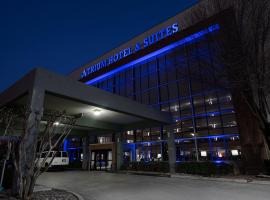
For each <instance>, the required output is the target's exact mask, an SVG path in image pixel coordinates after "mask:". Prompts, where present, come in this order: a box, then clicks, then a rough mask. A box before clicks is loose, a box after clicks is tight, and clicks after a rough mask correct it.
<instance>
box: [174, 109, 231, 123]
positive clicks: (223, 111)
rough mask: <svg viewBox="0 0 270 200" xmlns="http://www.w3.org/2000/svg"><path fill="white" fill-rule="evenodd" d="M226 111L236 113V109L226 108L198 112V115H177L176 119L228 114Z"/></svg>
mask: <svg viewBox="0 0 270 200" xmlns="http://www.w3.org/2000/svg"><path fill="white" fill-rule="evenodd" d="M226 113H234V109H225V110H221V111H220V112H219V111H215V112H207V113H203V114H197V115H192V116H186V117H177V118H174V119H175V120H179V121H181V120H185V119H190V118H193V117H213V116H217V115H222V114H226Z"/></svg>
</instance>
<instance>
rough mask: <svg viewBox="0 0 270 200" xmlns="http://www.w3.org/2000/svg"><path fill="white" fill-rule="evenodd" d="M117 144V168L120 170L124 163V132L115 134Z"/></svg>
mask: <svg viewBox="0 0 270 200" xmlns="http://www.w3.org/2000/svg"><path fill="white" fill-rule="evenodd" d="M115 144H116V170H117V171H118V170H120V168H121V166H122V164H123V134H122V133H121V132H119V133H116V134H115Z"/></svg>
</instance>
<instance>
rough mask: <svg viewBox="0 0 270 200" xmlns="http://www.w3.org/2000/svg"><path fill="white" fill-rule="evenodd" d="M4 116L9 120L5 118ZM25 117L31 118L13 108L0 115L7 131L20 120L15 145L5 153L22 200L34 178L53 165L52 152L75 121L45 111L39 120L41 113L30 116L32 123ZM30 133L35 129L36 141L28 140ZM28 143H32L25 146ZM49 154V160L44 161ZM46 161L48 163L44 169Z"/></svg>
mask: <svg viewBox="0 0 270 200" xmlns="http://www.w3.org/2000/svg"><path fill="white" fill-rule="evenodd" d="M7 113H10V114H9V115H10V116H13V117H12V118H11V117H9V118H6V116H7V115H6V114H7ZM29 115H33V112H30V111H29V110H27V109H26V110H25V109H21V108H19V109H14V106H11V107H5V108H3V109H2V110H1V112H0V116H1V118H2V120H0V121H6V120H5V119H9V121H10V123H8V125H9V129H11V127H12V126H11V124H14V125H15V126H16V125H17V124H18V123H19V121H21V120H22V125H23V127H24V128H23V131H22V134H21V135H20V141H19V144H18V145H15V144H13V145H12V144H11V143H10V144H9V150H8V154H12V156H11V157H12V159H13V164H14V166H15V176H16V179H15V180H16V181H15V183H14V184H15V188H16V189H15V191H16V193H17V195H18V196H19V198H20V199H23V200H29V199H31V197H32V194H33V190H34V186H35V183H36V180H37V178H38V176H39V175H40V174H41V173H42V172H44V171H46V170H47V169H48V168H49V166H50V164H51V163H52V162H53V158H54V156H55V150H58V148H59V146H60V145H61V144H62V142H63V141H64V139H65V138H66V137H67V136H68V134H69V133H70V132H71V130H72V128H73V126H74V124H75V123H76V120H77V118H78V117H77V116H69V115H67V114H66V113H65V112H57V111H46V112H45V113H44V114H43V118H42V119H41V113H34V116H32V117H31V118H32V120H30V121H29ZM14 116H16V117H14ZM6 130H7V132H6V135H8V133H9V131H8V129H6ZM32 130H38V132H36V133H35V134H37V135H38V137H37V138H36V139H35V138H32V137H30V134H32V133H31V131H32ZM29 140H32V142H30V143H29ZM26 141H27V142H26ZM29 144H30V145H29ZM42 153H43V155H44V154H45V156H44V158H41V154H42ZM51 153H52V154H53V158H52V159H51V158H50V159H49V160H48V158H49V155H51ZM47 162H48V163H49V164H48V165H46V166H45V163H47Z"/></svg>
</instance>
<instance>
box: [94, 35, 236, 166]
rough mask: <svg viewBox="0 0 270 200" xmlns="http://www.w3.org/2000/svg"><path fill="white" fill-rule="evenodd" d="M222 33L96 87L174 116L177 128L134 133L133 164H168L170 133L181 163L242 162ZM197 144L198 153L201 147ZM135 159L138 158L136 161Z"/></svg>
mask: <svg viewBox="0 0 270 200" xmlns="http://www.w3.org/2000/svg"><path fill="white" fill-rule="evenodd" d="M218 37H219V30H215V31H212V32H208V33H207V34H204V35H201V36H199V37H197V38H193V39H189V40H187V41H186V42H185V43H183V44H181V45H178V46H175V47H174V48H171V49H168V51H166V52H163V53H161V54H159V55H156V56H154V57H151V58H149V59H147V60H144V61H142V62H140V63H136V64H134V65H133V66H130V67H128V68H125V69H123V70H121V71H118V72H116V73H114V74H111V75H110V76H107V77H106V78H104V79H101V80H98V81H96V82H94V83H92V84H91V85H93V86H96V87H98V88H100V89H103V90H106V91H109V92H112V93H115V94H118V95H121V96H124V97H128V98H130V99H133V100H135V101H138V102H140V103H143V104H148V105H149V106H152V107H154V108H156V109H159V110H161V111H164V112H169V113H170V114H171V115H172V116H173V119H174V122H175V123H174V124H172V125H170V126H167V127H163V126H162V127H149V128H147V129H143V130H139V129H138V130H130V131H127V132H126V133H125V134H124V138H125V142H126V145H125V151H126V153H125V154H127V156H128V157H129V158H132V160H137V161H139V160H168V153H167V140H166V139H167V134H166V133H167V130H174V133H175V144H176V160H177V161H190V160H195V159H196V149H197V152H198V156H199V159H200V160H213V161H215V160H231V159H240V156H241V149H240V144H239V134H238V128H237V122H236V119H235V110H234V106H233V102H232V95H231V94H230V91H229V90H228V89H226V88H228V87H226V84H227V80H226V77H220V71H223V70H224V69H223V66H222V65H221V64H220V63H219V62H218V53H219V52H218V51H217V49H218V48H217V45H218V43H217V40H218ZM195 144H197V148H196V145H195ZM131 155H133V156H131Z"/></svg>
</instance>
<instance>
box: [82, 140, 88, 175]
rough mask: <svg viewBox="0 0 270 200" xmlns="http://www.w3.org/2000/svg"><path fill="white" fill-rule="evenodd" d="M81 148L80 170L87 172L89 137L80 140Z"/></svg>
mask: <svg viewBox="0 0 270 200" xmlns="http://www.w3.org/2000/svg"><path fill="white" fill-rule="evenodd" d="M82 143H83V145H82V148H83V162H82V169H83V170H88V168H89V160H90V149H89V136H88V135H87V136H85V137H83V138H82Z"/></svg>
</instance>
